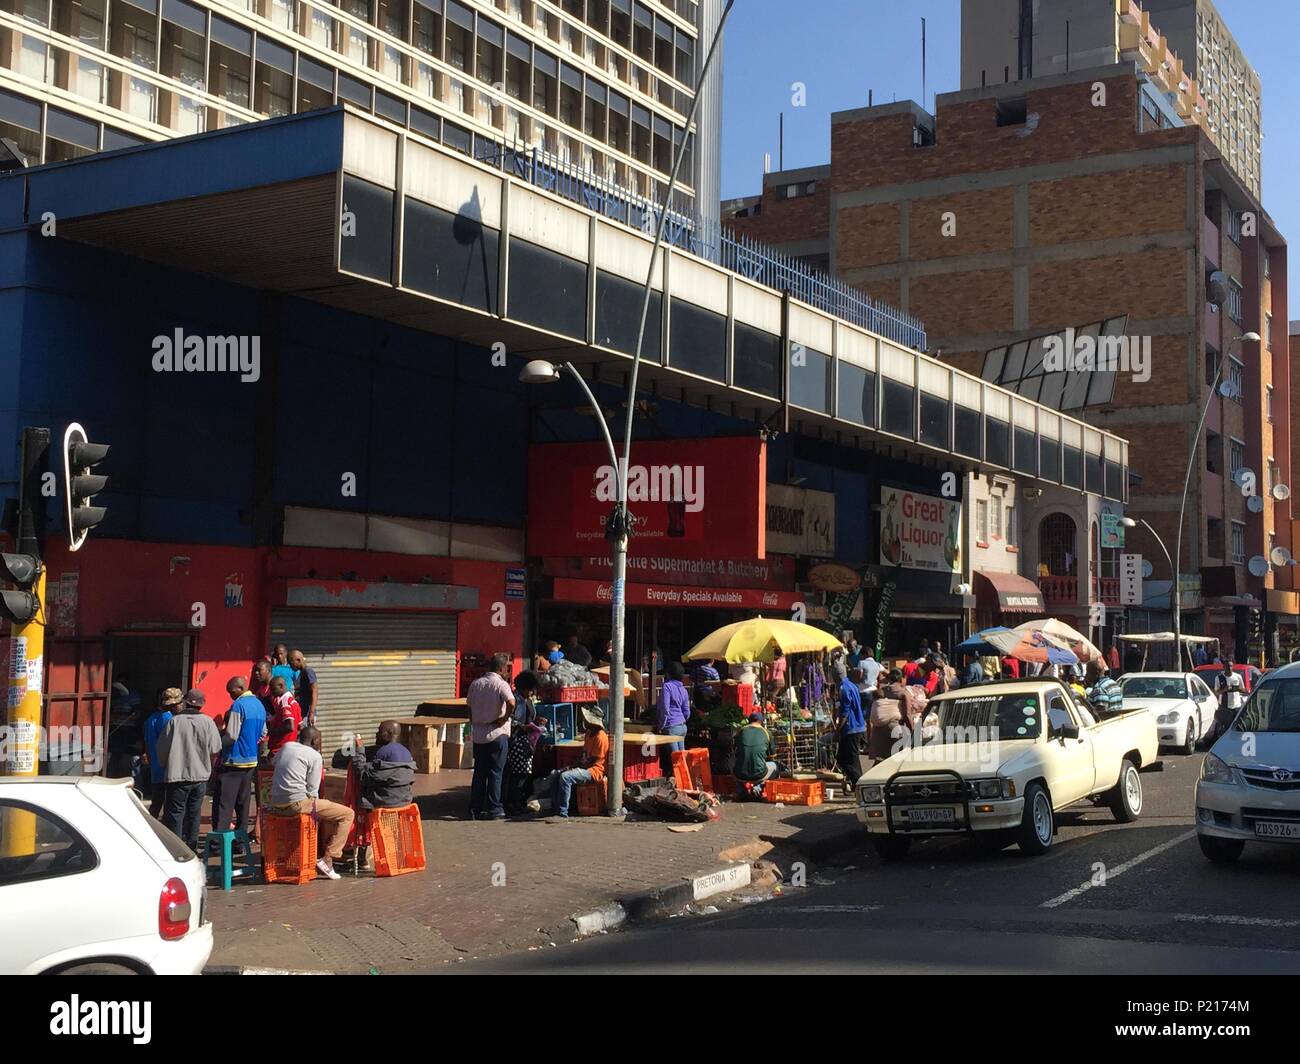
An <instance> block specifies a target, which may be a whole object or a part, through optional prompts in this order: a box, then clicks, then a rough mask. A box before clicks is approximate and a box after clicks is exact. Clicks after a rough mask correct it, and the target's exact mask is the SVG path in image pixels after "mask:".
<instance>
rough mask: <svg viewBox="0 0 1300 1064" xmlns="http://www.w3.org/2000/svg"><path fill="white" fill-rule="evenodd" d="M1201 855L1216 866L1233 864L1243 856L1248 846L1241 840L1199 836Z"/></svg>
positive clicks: (1197, 838)
mask: <svg viewBox="0 0 1300 1064" xmlns="http://www.w3.org/2000/svg"><path fill="white" fill-rule="evenodd" d="M1196 841H1197V842H1199V843H1200V844H1201V853H1203V854H1205V856H1206V857H1208V858H1209V859H1210V860H1211V861H1213V862H1214V863H1215V864H1232V863H1234V862H1235V861H1236V860H1237V858H1238V857H1240V856H1241V851H1242V850H1244V849H1245V848H1246V844H1245V843H1244V842H1242V841H1241V839H1221V838H1219V837H1218V836H1216V835H1197V836H1196Z"/></svg>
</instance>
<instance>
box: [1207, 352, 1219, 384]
mask: <svg viewBox="0 0 1300 1064" xmlns="http://www.w3.org/2000/svg"><path fill="white" fill-rule="evenodd" d="M1218 376H1219V352H1217V351H1216V350H1214V348H1212V347H1207V348H1206V349H1205V385H1206V387H1207V388H1213V387H1214V382H1215V380H1217V379H1218Z"/></svg>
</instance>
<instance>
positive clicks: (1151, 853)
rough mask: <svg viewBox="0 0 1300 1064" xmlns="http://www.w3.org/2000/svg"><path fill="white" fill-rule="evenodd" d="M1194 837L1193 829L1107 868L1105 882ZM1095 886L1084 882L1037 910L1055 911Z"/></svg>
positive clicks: (1086, 881) (1089, 881) (1046, 902)
mask: <svg viewBox="0 0 1300 1064" xmlns="http://www.w3.org/2000/svg"><path fill="white" fill-rule="evenodd" d="M1195 837H1196V831H1195V829H1193V830H1192V831H1188V832H1186V833H1185V834H1182V835H1179V836H1178V837H1177V838H1176V839H1170V840H1169V841H1168V842H1162V843H1161V844H1160V845H1159V846H1155V847H1152V848H1151V849H1149V850H1147V851H1146V852H1145V853H1140V854H1138V855H1137V856H1136V857H1134V858H1132V859H1131V860H1128V861H1125V862H1124V863H1123V864H1122V865H1118V866H1117V867H1115V868H1108V869H1107V870H1106V882H1107V883H1109V882H1110V881H1111V880H1112V879H1114V878H1115V877H1116V876H1122V875H1123V874H1124V873H1125V872H1127V871H1129V869H1132V868H1136V867H1137V866H1138V865H1140V864H1141V863H1142V862H1143V861H1149V860H1151V858H1152V857H1159V856H1160V855H1161V854H1162V853H1164V852H1165V851H1166V850H1172V849H1173V848H1174V847H1175V846H1177V845H1178V844H1179V843H1182V842H1186V841H1187V840H1188V839H1191V838H1195ZM1095 886H1097V884H1096V883H1095V882H1093V881H1092V880H1091V879H1089V880H1085V881H1084V882H1083V883H1080V884H1079V885H1078V886H1077V887H1075V888H1073V889H1072V890H1067V891H1066V892H1065V893H1064V894H1061V895H1058V896H1057V897H1055V898H1052V899H1051V900H1050V901H1045V902H1043V904H1042V905H1040V906H1039V908H1040V909H1055V908H1056V907H1057V906H1058V905H1064V904H1065V903H1066V902H1067V901H1073V900H1074V899H1075V898H1077V897H1079V896H1080V895H1082V894H1087V893H1088V891H1090V890H1092V888H1093V887H1095Z"/></svg>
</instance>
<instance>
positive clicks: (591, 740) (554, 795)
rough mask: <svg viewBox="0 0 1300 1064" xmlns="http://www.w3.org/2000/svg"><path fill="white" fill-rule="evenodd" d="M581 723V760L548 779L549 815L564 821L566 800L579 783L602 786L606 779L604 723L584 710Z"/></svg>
mask: <svg viewBox="0 0 1300 1064" xmlns="http://www.w3.org/2000/svg"><path fill="white" fill-rule="evenodd" d="M582 722H583V724H584V725H585V727H586V732H587V734H586V736H585V738H584V739H583V741H582V758H581V759H580V760H579V761H578V767H577V768H570V769H565V770H564V771H563V772H560V771H559V770H556V772H555V773H553V774H552V776H551V812H553V813H554V814H555V815H556V816H558V817H563V818H565V819H566V820H567V819H568V816H569V799H570V797H571V796H572V794H573V788H574V787H576V786H577V785H578V784H579V783H601V782H603V781H604V779H605V762H606V760H607V759H608V757H609V736H608V735H606V734H605V719H604V718H603V717H602V716H601V715H600V714H599V713H597V712H596V711H595V710H594V709H588V708H586V707H585V706H584V707H583V710H582Z"/></svg>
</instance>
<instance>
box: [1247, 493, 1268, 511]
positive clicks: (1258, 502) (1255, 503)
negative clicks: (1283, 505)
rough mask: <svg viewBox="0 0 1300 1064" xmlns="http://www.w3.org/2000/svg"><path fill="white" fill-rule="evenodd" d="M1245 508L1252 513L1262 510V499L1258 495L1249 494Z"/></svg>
mask: <svg viewBox="0 0 1300 1064" xmlns="http://www.w3.org/2000/svg"><path fill="white" fill-rule="evenodd" d="M1246 509H1247V510H1249V511H1250V512H1251V513H1253V514H1259V513H1263V512H1264V500H1263V499H1262V498H1260V497H1259V496H1258V495H1250V496H1248V497H1247V498H1246Z"/></svg>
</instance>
